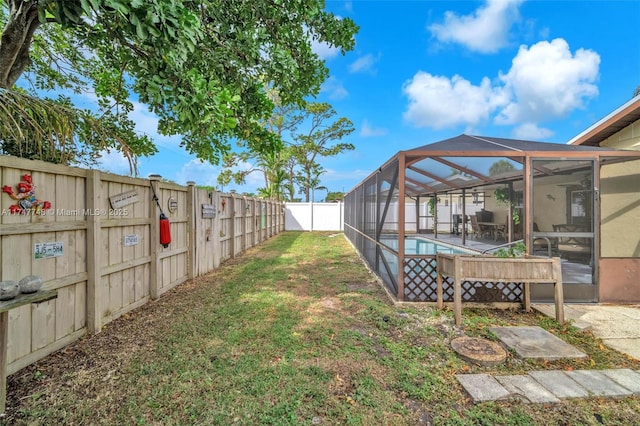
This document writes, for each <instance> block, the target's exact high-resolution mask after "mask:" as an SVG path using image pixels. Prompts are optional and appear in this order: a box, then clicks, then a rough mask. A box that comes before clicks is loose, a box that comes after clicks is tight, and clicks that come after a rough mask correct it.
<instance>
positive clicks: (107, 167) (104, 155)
mask: <svg viewBox="0 0 640 426" xmlns="http://www.w3.org/2000/svg"><path fill="white" fill-rule="evenodd" d="M98 169H100V170H103V171H106V172H109V173H115V174H118V175H130V174H131V173H130V172H131V169H130V168H129V161H128V160H127V159H126V158H125V157H124V155H122V153H120V151H117V150H115V149H112V150H111V151H100V158H98Z"/></svg>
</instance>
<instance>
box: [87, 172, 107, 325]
mask: <svg viewBox="0 0 640 426" xmlns="http://www.w3.org/2000/svg"><path fill="white" fill-rule="evenodd" d="M86 182H87V183H86V185H87V186H86V197H87V202H86V203H87V204H86V207H87V210H88V211H94V212H95V211H98V209H100V208H102V207H103V206H102V204H101V198H102V195H101V191H100V172H99V171H98V170H90V171H89V172H88V173H87V181H86ZM100 221H101V216H100V215H99V214H90V215H88V216H87V222H88V223H87V329H88V332H89V333H90V334H95V333H98V332H100V329H101V328H102V312H101V311H100V285H101V283H102V274H101V271H100V270H101V268H102V264H101V258H102V230H101V228H100Z"/></svg>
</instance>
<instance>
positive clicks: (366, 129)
mask: <svg viewBox="0 0 640 426" xmlns="http://www.w3.org/2000/svg"><path fill="white" fill-rule="evenodd" d="M386 134H387V129H384V128H382V127H373V126H371V124H369V122H368V121H367V120H364V121H363V122H362V127H361V128H360V136H363V137H365V138H367V137H376V136H384V135H386Z"/></svg>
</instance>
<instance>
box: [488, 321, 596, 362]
mask: <svg viewBox="0 0 640 426" xmlns="http://www.w3.org/2000/svg"><path fill="white" fill-rule="evenodd" d="M489 331H491V332H492V333H494V334H495V335H496V336H498V338H499V339H500V341H501V342H502V343H503V344H505V345H506V346H507V347H509V348H511V349H513V350H515V351H516V353H517V354H518V355H519V356H520V357H522V358H531V359H539V360H549V361H552V360H557V359H563V358H586V357H587V355H586V354H585V353H584V352H582V351H580V350H578V349H577V348H575V347H574V346H572V345H570V344H568V343H566V342H564V341H563V340H562V339H560V338H558V337H556V336H554V335H553V334H551V333H549V332H548V331H547V330H545V329H543V328H541V327H537V326H527V327H489Z"/></svg>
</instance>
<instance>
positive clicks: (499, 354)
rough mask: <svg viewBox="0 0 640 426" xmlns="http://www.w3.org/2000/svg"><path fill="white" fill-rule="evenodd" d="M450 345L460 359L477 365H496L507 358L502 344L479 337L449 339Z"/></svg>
mask: <svg viewBox="0 0 640 426" xmlns="http://www.w3.org/2000/svg"><path fill="white" fill-rule="evenodd" d="M451 347H452V348H453V350H454V351H456V353H457V354H458V355H460V357H461V358H462V359H464V360H465V361H469V362H473V363H475V364H478V365H484V366H491V365H496V364H500V363H502V362H504V360H505V359H507V351H505V350H504V348H503V347H502V346H500V345H499V344H498V343H496V342H492V341H491V340H487V339H482V338H479V337H467V336H464V337H458V338H457V339H453V340H452V341H451Z"/></svg>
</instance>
